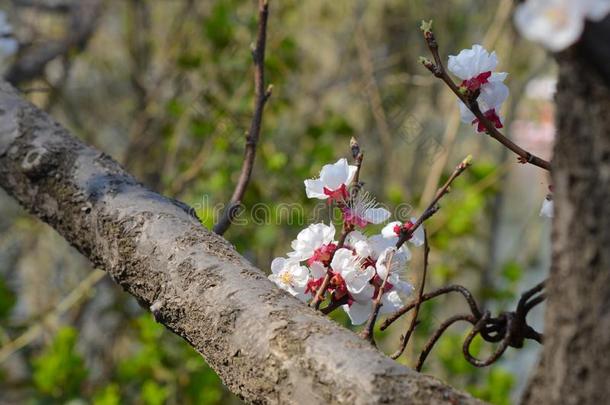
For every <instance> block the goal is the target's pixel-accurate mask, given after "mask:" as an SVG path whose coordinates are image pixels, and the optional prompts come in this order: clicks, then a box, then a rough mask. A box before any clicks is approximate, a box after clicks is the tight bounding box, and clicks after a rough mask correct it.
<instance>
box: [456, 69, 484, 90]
mask: <svg viewBox="0 0 610 405" xmlns="http://www.w3.org/2000/svg"><path fill="white" fill-rule="evenodd" d="M490 77H491V71H489V72H483V73H481V74H479V75H477V76H475V77H472V78H470V79H468V80H464V81H463V82H462V83H461V84H460V86H461V87H465V88H467V89H468V90H470V91H472V92H475V91H477V90H479V89H480V88H481V86H482V85H484V84H487V83H489V80H488V79H489V78H490Z"/></svg>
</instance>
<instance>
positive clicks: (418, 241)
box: [409, 217, 426, 246]
mask: <svg viewBox="0 0 610 405" xmlns="http://www.w3.org/2000/svg"><path fill="white" fill-rule="evenodd" d="M416 221H417V218H415V217H413V218H411V222H412V223H415V222H416ZM425 238H426V236H425V234H424V224H421V225H420V226H418V227H417V229H416V230H415V232H413V235H412V236H411V239H409V242H411V243H412V244H413V245H414V246H421V245H423V244H424V239H425Z"/></svg>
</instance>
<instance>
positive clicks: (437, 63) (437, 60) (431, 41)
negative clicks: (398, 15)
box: [422, 24, 551, 171]
mask: <svg viewBox="0 0 610 405" xmlns="http://www.w3.org/2000/svg"><path fill="white" fill-rule="evenodd" d="M422 30H423V32H424V39H425V40H426V44H427V45H428V49H429V50H430V53H431V54H432V56H433V58H434V63H432V62H431V61H430V60H427V59H423V64H424V66H425V67H426V68H427V69H428V70H430V72H432V74H434V76H436V77H438V78H439V79H441V80H442V81H443V82H445V84H446V85H447V86H448V87H449V88H450V89H451V91H453V93H454V94H455V95H456V96H457V97H458V98H459V99H460V100H461V101H462V102H463V103H464V104H465V105H466V106H467V107H468V108H469V109H470V111H471V112H472V113H473V114H474V116H475V117H477V119H478V120H479V122H481V123H482V124H483V126H484V127H485V129H486V131H487V134H488V135H489V136H491V137H492V138H494V139H495V140H497V141H498V142H500V143H501V144H502V145H504V147H505V148H507V149H509V150H511V151H512V152H514V153H515V154H516V155H518V156H519V162H521V163H530V164H532V165H534V166H538V167H540V168H542V169H545V170H547V171H550V170H551V164H550V163H549V162H548V161H546V160H544V159H542V158H539V157H538V156H536V155H533V154H532V153H530V152H528V151H526V150H525V149H523V148H521V147H520V146H519V145H517V144H516V143H514V142H513V141H511V140H510V139H509V138H507V137H506V136H505V135H504V134H503V133H501V132H500V131H498V129H497V128H496V127H495V125H494V124H493V123H492V122H491V121H490V120H489V119H488V118H487V117H486V116H485V115H484V114H483V112H482V111H481V110H480V108H479V104H478V103H477V101H476V97H477V96H478V95H477V94H475V95H470V96H469V95H467V94H466V93H464V92H462V91H460V89H459V88H458V86H457V84H455V82H454V81H453V79H452V78H451V77H450V76H449V74H448V73H447V71H446V69H445V66H444V65H443V61H442V59H441V57H440V55H439V52H438V43H437V42H436V38H435V36H434V33H433V32H432V30H431V29H429V28H428V27H425V24H424V25H422Z"/></svg>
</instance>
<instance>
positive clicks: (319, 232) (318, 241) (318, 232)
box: [288, 223, 335, 261]
mask: <svg viewBox="0 0 610 405" xmlns="http://www.w3.org/2000/svg"><path fill="white" fill-rule="evenodd" d="M334 237H335V227H334V226H333V224H332V223H331V224H330V225H326V224H323V223H319V224H311V225H309V226H308V227H307V228H305V229H303V230H302V231H301V232H299V234H298V235H297V238H296V239H295V240H294V241H292V244H291V247H292V249H293V251H292V252H290V253H288V257H290V258H292V259H296V260H299V261H302V260H307V259H310V258H311V257H313V256H314V253H316V250H318V249H320V248H322V247H323V246H325V245H328V244H330V243H332V242H333V239H334Z"/></svg>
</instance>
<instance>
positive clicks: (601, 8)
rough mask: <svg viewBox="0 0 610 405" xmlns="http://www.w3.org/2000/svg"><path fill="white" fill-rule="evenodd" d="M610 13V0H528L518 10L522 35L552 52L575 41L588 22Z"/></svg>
mask: <svg viewBox="0 0 610 405" xmlns="http://www.w3.org/2000/svg"><path fill="white" fill-rule="evenodd" d="M609 12H610V0H527V1H526V2H525V3H522V4H520V5H519V6H518V7H517V9H516V10H515V25H516V26H517V29H518V30H519V31H520V32H521V35H523V36H524V37H526V38H527V39H529V40H531V41H534V42H538V43H540V44H541V45H543V46H544V47H546V48H547V49H549V50H551V51H553V52H559V51H561V50H563V49H566V48H567V47H569V46H570V45H572V44H574V43H575V42H576V41H578V39H579V38H580V36H581V35H582V32H583V30H584V27H585V21H586V20H590V21H601V20H602V19H604V18H605V17H606V15H608V13H609Z"/></svg>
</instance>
